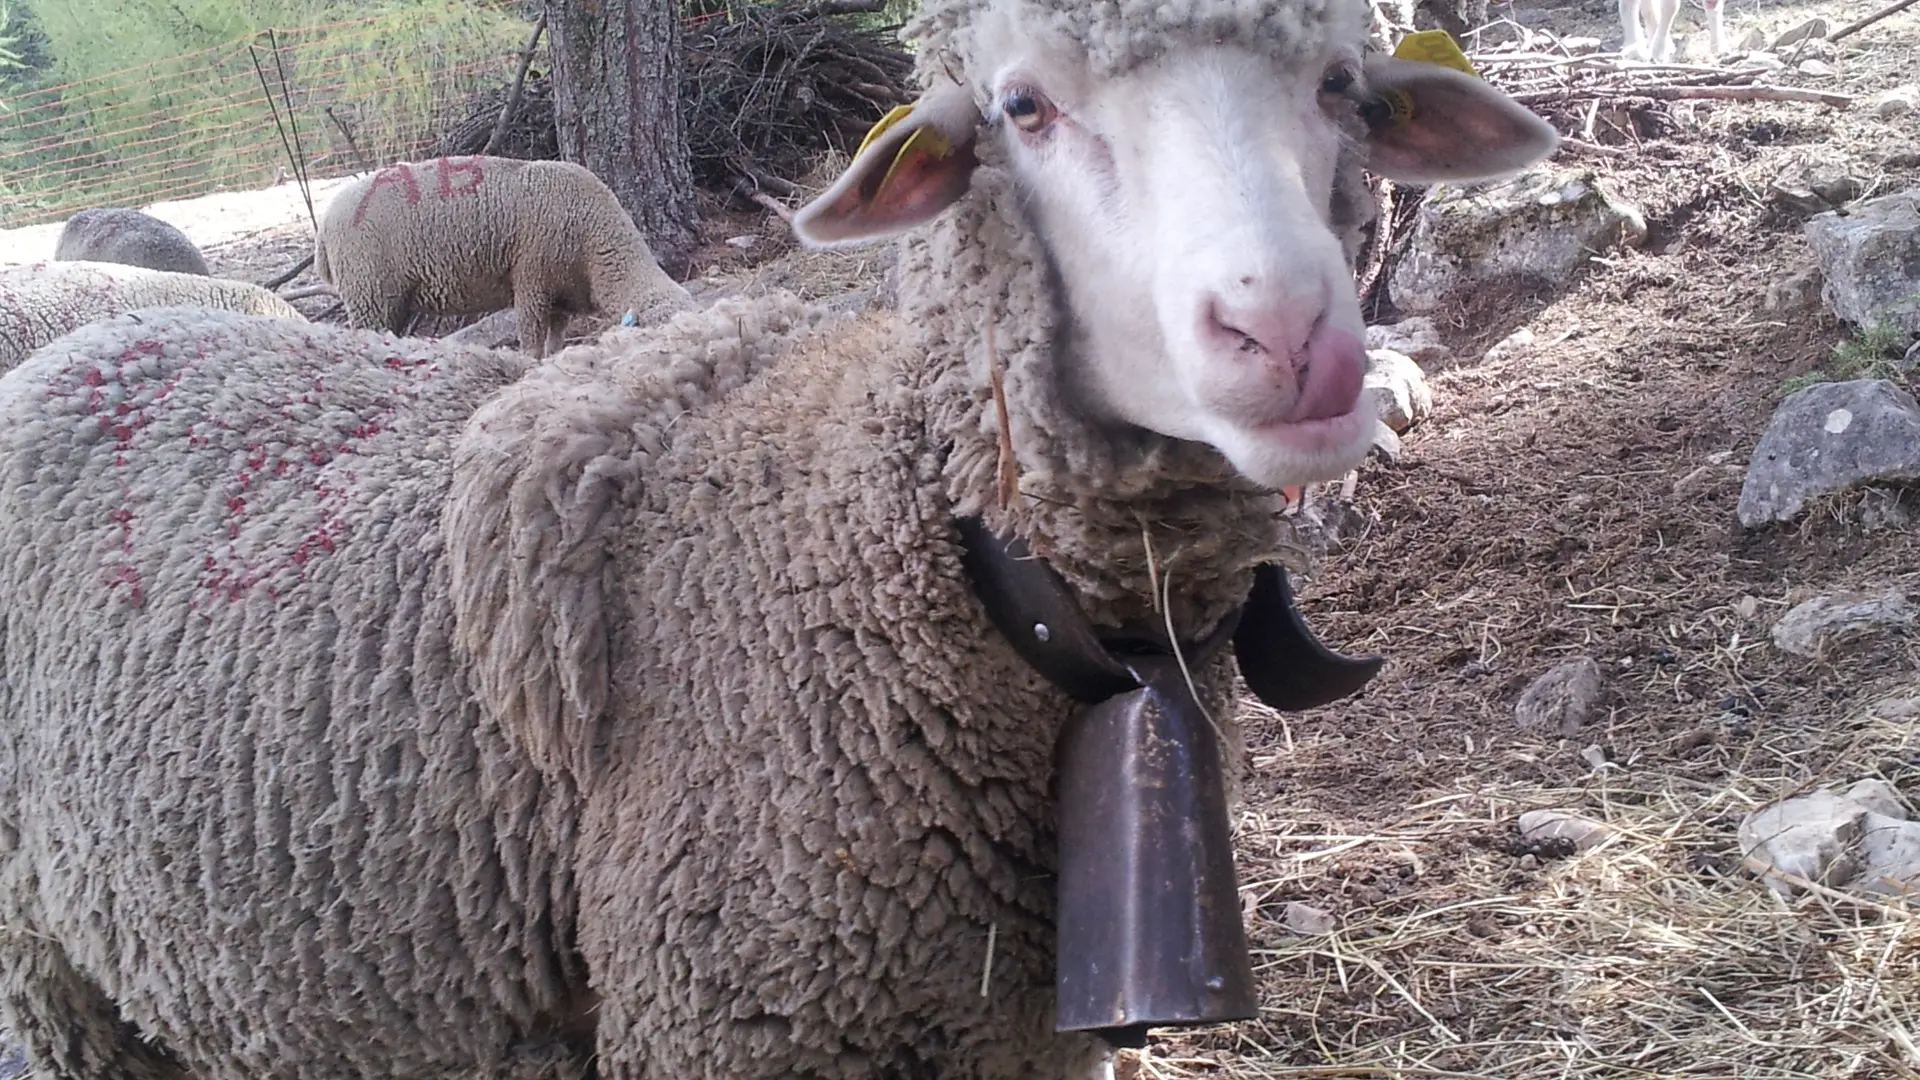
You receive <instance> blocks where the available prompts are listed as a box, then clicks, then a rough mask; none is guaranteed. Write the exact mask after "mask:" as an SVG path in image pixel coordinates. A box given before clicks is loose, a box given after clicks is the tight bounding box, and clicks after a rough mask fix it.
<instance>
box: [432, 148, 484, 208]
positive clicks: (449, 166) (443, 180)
mask: <svg viewBox="0 0 1920 1080" xmlns="http://www.w3.org/2000/svg"><path fill="white" fill-rule="evenodd" d="M433 164H434V171H435V172H437V173H439V175H440V197H441V198H443V199H448V198H452V197H453V196H455V195H471V194H473V193H474V192H476V191H479V190H480V181H481V180H483V179H485V177H484V176H483V175H482V174H481V172H480V159H479V158H477V157H443V158H438V159H435V161H434V163H433ZM460 173H465V174H467V175H468V176H471V177H473V180H472V182H471V183H468V184H467V185H466V186H464V187H455V186H453V178H454V176H455V175H457V174H460Z"/></svg>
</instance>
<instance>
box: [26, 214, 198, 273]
mask: <svg viewBox="0 0 1920 1080" xmlns="http://www.w3.org/2000/svg"><path fill="white" fill-rule="evenodd" d="M53 257H54V259H55V260H57V261H61V262H74V261H78V262H115V263H125V264H127V265H129V266H144V267H146V268H147V269H149V270H171V271H174V272H175V273H180V274H200V275H202V276H206V275H210V274H212V271H211V270H208V269H207V260H206V258H205V257H204V256H202V255H201V254H200V249H199V248H197V247H194V246H193V241H191V240H189V239H187V234H186V233H183V232H181V231H180V230H179V229H176V228H174V227H173V226H172V225H169V224H167V223H166V222H164V221H161V220H160V219H159V218H157V217H153V216H151V215H148V214H143V213H141V212H140V211H138V210H129V209H126V208H124V207H107V206H97V207H94V208H92V209H89V210H82V211H80V212H79V213H77V214H75V215H73V216H72V217H70V218H68V219H67V223H66V225H65V226H63V227H62V228H61V230H60V240H59V242H58V243H57V244H55V245H54V249H53Z"/></svg>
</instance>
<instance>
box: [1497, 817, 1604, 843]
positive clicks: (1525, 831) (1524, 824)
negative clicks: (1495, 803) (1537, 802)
mask: <svg viewBox="0 0 1920 1080" xmlns="http://www.w3.org/2000/svg"><path fill="white" fill-rule="evenodd" d="M1519 824H1520V835H1521V836H1524V837H1526V838H1527V839H1529V840H1566V841H1569V842H1571V843H1572V844H1573V847H1574V850H1575V851H1586V850H1588V849H1589V848H1591V847H1593V846H1594V845H1596V844H1598V843H1599V842H1600V841H1602V840H1605V839H1606V838H1607V837H1608V836H1610V835H1612V830H1610V829H1608V828H1607V827H1606V826H1605V825H1602V824H1601V823H1599V822H1597V821H1594V820H1592V819H1590V818H1584V817H1581V816H1580V815H1579V814H1576V813H1574V812H1573V811H1571V810H1529V811H1527V812H1526V813H1524V814H1521V815H1520V823H1519Z"/></svg>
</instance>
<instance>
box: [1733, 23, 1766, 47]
mask: <svg viewBox="0 0 1920 1080" xmlns="http://www.w3.org/2000/svg"><path fill="white" fill-rule="evenodd" d="M1766 47H1767V32H1766V31H1765V30H1762V29H1760V28H1759V27H1757V26H1756V27H1754V28H1753V29H1751V30H1749V31H1747V32H1746V34H1745V35H1744V36H1743V37H1741V39H1740V41H1739V43H1738V44H1736V45H1734V47H1733V51H1734V52H1737V53H1750V52H1759V51H1760V50H1762V49H1764V48H1766Z"/></svg>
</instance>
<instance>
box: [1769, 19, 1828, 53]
mask: <svg viewBox="0 0 1920 1080" xmlns="http://www.w3.org/2000/svg"><path fill="white" fill-rule="evenodd" d="M1826 36H1827V20H1825V19H1821V18H1813V19H1808V20H1807V21H1806V22H1803V23H1801V24H1800V25H1798V26H1796V27H1794V28H1793V29H1791V30H1788V31H1786V32H1784V33H1782V34H1781V35H1780V36H1779V37H1777V38H1774V39H1773V48H1774V51H1775V52H1778V51H1780V50H1781V49H1784V48H1787V47H1788V46H1791V45H1797V44H1799V43H1800V42H1802V41H1805V40H1807V39H1808V38H1824V37H1826Z"/></svg>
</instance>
